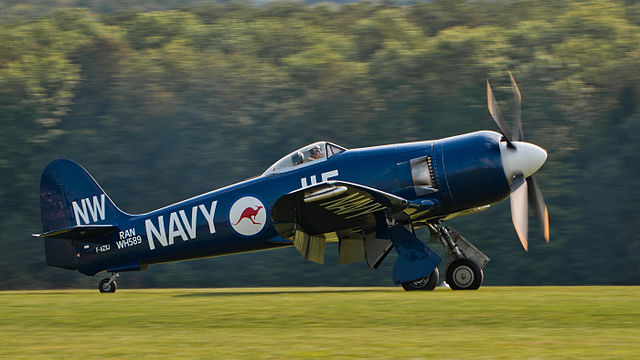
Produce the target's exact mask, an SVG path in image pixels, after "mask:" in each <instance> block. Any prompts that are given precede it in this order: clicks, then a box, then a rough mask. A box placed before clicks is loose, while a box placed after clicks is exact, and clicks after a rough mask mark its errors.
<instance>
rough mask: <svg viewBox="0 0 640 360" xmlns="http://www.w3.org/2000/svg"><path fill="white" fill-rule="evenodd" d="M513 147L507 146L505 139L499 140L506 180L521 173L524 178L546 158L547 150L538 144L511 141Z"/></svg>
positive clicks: (540, 165)
mask: <svg viewBox="0 0 640 360" xmlns="http://www.w3.org/2000/svg"><path fill="white" fill-rule="evenodd" d="M512 144H513V145H514V146H515V149H513V148H508V147H507V142H506V141H501V142H500V155H501V156H502V167H503V168H504V174H505V175H506V176H507V180H509V182H511V179H513V177H514V176H516V175H520V174H523V175H524V177H525V178H527V177H529V176H531V175H533V173H535V172H536V171H538V169H540V167H542V165H543V164H544V162H545V161H546V160H547V152H546V151H545V150H544V149H543V148H541V147H540V146H538V145H534V144H531V143H528V142H524V141H513V142H512Z"/></svg>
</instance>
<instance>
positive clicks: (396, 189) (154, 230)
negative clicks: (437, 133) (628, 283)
mask: <svg viewBox="0 0 640 360" xmlns="http://www.w3.org/2000/svg"><path fill="white" fill-rule="evenodd" d="M501 138H502V135H500V134H498V133H496V132H492V131H481V132H474V133H469V134H464V135H459V136H454V137H450V138H445V139H440V140H432V141H420V142H412V143H402V144H393V145H384V146H375V147H367V148H360V149H350V150H346V151H343V152H340V153H337V154H333V155H332V156H330V157H328V158H327V159H326V160H323V161H317V162H312V163H309V164H306V165H305V166H300V167H294V168H291V169H287V170H286V171H282V172H275V173H269V174H266V175H262V176H259V177H256V178H252V179H249V180H245V181H242V182H239V183H236V184H233V185H230V186H227V187H224V188H221V189H217V190H214V191H211V192H208V193H205V194H202V195H199V196H196V197H193V198H190V199H187V200H184V201H181V202H178V203H175V204H173V205H170V206H166V207H163V208H160V209H157V210H154V211H152V212H149V213H146V214H139V215H125V216H122V217H120V218H118V219H116V221H115V225H117V227H118V228H119V229H120V231H115V232H112V233H110V234H108V235H105V236H107V237H108V239H106V240H105V241H102V244H101V245H96V244H95V243H90V242H86V243H80V244H78V246H77V248H78V249H79V250H78V253H77V255H76V257H77V258H76V264H77V269H78V270H79V271H80V272H82V273H84V274H87V275H93V274H95V273H97V272H100V271H102V270H108V271H126V270H139V269H141V268H144V266H146V265H147V264H154V263H161V262H168V261H175V260H182V259H190V258H200V257H209V256H217V255H225V254H233V253H240V252H248V251H255V250H263V249H270V248H276V247H283V246H290V245H291V242H290V241H288V240H286V239H284V238H282V237H281V236H280V235H279V234H278V233H277V232H276V230H275V229H274V227H273V226H272V223H271V219H270V216H269V211H270V209H271V207H272V206H273V204H274V203H275V202H276V201H277V200H278V199H279V198H280V197H281V196H282V195H284V194H287V193H289V192H291V191H294V190H297V189H299V188H301V187H304V186H308V185H313V184H316V183H318V182H321V181H325V180H342V181H348V182H353V183H357V184H362V185H366V186H369V187H372V188H376V189H379V190H382V191H385V192H388V193H392V194H395V195H398V196H401V197H404V198H406V199H408V200H415V199H430V200H434V201H435V202H437V203H438V204H439V206H438V207H437V208H436V209H435V210H434V211H432V212H430V213H429V214H428V217H429V219H436V218H442V217H445V216H447V215H450V214H453V213H457V212H461V211H464V210H467V209H472V208H476V207H480V206H484V205H488V204H492V203H495V202H498V201H501V200H503V199H504V198H506V197H507V196H508V195H509V179H508V177H507V176H506V175H505V170H504V167H503V163H502V157H501V149H500V143H501ZM422 163H424V164H428V166H426V165H425V166H421V165H420V164H422ZM425 172H426V173H425ZM98 200H99V199H98ZM90 201H91V200H90V199H88V200H87V204H89V205H90ZM93 201H96V200H93ZM88 209H89V210H87V209H84V213H83V212H82V210H83V209H78V211H76V213H75V214H74V216H75V217H76V221H77V222H78V224H84V223H86V224H87V225H93V224H96V225H99V224H100V223H101V222H100V221H97V222H92V221H91V220H92V219H91V216H89V215H91V214H89V213H88V211H90V209H91V206H88ZM83 215H85V216H84V218H83ZM87 219H88V220H89V221H86V220H87ZM110 223H111V224H114V221H110Z"/></svg>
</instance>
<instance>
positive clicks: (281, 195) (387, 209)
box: [35, 76, 549, 292]
mask: <svg viewBox="0 0 640 360" xmlns="http://www.w3.org/2000/svg"><path fill="white" fill-rule="evenodd" d="M511 84H512V89H513V92H514V101H515V103H516V105H517V106H516V114H515V115H514V119H513V124H512V125H513V126H512V129H511V130H510V129H509V128H507V127H506V126H505V122H504V121H503V119H502V115H501V114H500V111H499V110H498V106H497V102H496V100H495V98H494V96H493V93H492V91H491V86H490V85H489V82H487V98H488V105H489V112H490V114H491V115H492V117H493V119H494V120H495V122H496V123H497V124H498V126H499V128H500V130H501V132H502V134H499V133H496V132H493V131H479V132H473V133H469V134H464V135H458V136H453V137H448V138H445V139H440V140H431V141H419V142H412V143H402V144H392V145H384V146H374V147H367V148H361V149H346V148H344V147H341V146H338V145H336V144H333V143H330V142H327V141H319V142H316V143H313V144H310V145H308V146H305V147H303V148H301V149H298V150H296V151H293V152H292V153H290V154H288V155H286V156H285V157H283V158H282V159H280V160H279V161H277V162H276V163H275V164H273V165H272V166H270V167H269V168H268V169H267V170H266V171H265V172H264V173H263V174H262V175H260V176H258V177H256V178H252V179H249V180H245V181H242V182H239V183H237V184H233V185H230V186H227V187H224V188H221V189H217V190H214V191H211V192H208V193H205V194H202V195H199V196H196V197H193V198H191V199H187V200H184V201H181V202H178V203H176V204H173V205H170V206H166V207H163V208H161V209H158V210H154V211H152V212H149V213H146V214H139V215H131V214H127V213H125V212H123V211H122V210H120V209H119V208H118V207H116V205H115V204H114V203H113V202H112V201H111V199H110V198H109V197H108V196H107V194H106V193H105V192H104V190H103V189H102V188H101V187H100V186H99V185H98V183H97V182H96V181H95V180H94V179H93V177H92V176H91V175H89V173H88V172H87V171H86V170H85V169H83V168H82V167H81V166H80V165H78V164H76V163H75V162H73V161H70V160H64V159H59V160H55V161H53V162H51V163H50V164H49V165H47V167H46V168H45V170H44V172H43V174H42V178H41V183H40V201H41V210H42V225H43V228H44V233H43V234H40V235H35V236H39V237H41V238H44V243H45V252H46V263H47V265H49V266H56V267H60V268H64V269H70V270H77V271H79V272H81V273H83V274H86V275H89V276H93V275H95V274H97V273H99V272H101V271H106V272H108V273H111V277H107V278H104V279H103V280H102V281H101V282H100V284H99V290H100V291H101V292H115V291H116V282H115V279H116V277H117V276H118V273H120V272H124V271H136V270H143V269H145V268H146V267H147V266H148V265H149V264H157V263H163V262H169V261H177V260H184V259H193V258H202V257H209V256H218V255H226V254H233V253H242V252H247V251H255V250H265V249H273V248H280V247H284V246H294V247H295V248H296V249H297V250H298V252H300V254H301V255H302V256H303V257H304V258H305V259H308V260H310V261H313V262H316V263H323V261H324V253H325V244H326V243H327V242H338V243H339V246H338V249H339V257H338V260H339V263H353V262H359V261H363V260H365V261H366V263H367V264H368V266H369V267H371V268H377V267H378V266H379V265H380V263H381V262H382V261H383V260H384V259H385V257H386V255H387V254H388V253H389V252H390V251H391V250H392V249H393V248H395V250H396V251H397V253H398V258H397V260H396V263H395V265H394V268H393V281H394V283H395V284H397V285H402V286H403V288H404V289H405V290H433V289H434V288H435V286H436V285H437V284H438V281H439V274H438V268H437V265H438V264H439V263H440V261H441V258H440V257H439V256H438V255H437V254H436V253H435V252H433V251H432V250H431V249H430V248H429V247H427V246H426V245H425V244H424V243H423V242H422V241H421V240H420V239H419V238H418V237H417V236H416V233H415V229H417V228H420V227H427V228H428V229H429V231H430V234H431V239H430V240H431V242H435V243H439V244H441V245H442V246H443V247H444V251H445V253H446V254H447V256H448V264H447V267H446V274H445V278H446V282H447V284H448V285H449V286H450V288H451V289H454V290H469V289H478V288H479V287H480V285H481V284H482V280H483V268H484V267H485V266H486V265H487V263H488V262H489V258H488V257H487V256H486V255H485V254H483V253H482V252H481V251H479V250H478V249H477V248H476V247H474V246H473V245H472V244H471V243H470V242H469V241H467V240H466V239H465V238H464V237H462V236H461V235H460V234H459V233H458V232H456V231H455V230H453V229H452V228H451V227H449V226H444V225H442V223H443V221H446V220H448V219H451V218H453V217H455V216H459V215H466V214H471V213H475V212H478V211H482V210H484V209H486V208H488V207H489V206H490V205H491V204H494V203H497V202H500V201H502V200H504V199H506V198H507V197H509V196H510V199H511V211H512V220H513V224H514V226H515V229H516V233H517V235H518V237H519V239H520V241H521V242H522V245H523V247H524V248H525V250H527V233H528V224H527V219H528V212H527V204H528V203H529V200H528V198H530V199H531V205H532V206H533V208H534V209H535V212H536V213H537V215H538V217H539V219H540V222H541V224H542V227H543V232H544V237H545V239H546V241H547V242H548V241H549V215H548V212H547V207H546V204H545V202H544V199H543V197H542V194H541V192H540V190H539V188H538V185H537V184H536V182H535V180H534V178H533V177H532V175H533V173H535V172H536V171H537V170H538V169H539V168H540V167H541V166H542V165H543V164H544V162H545V160H546V158H547V153H546V152H545V150H543V149H542V148H540V147H538V146H536V145H533V144H531V143H527V142H524V141H523V136H522V126H521V121H520V101H521V97H520V92H519V90H518V87H517V85H516V83H515V80H514V79H513V76H511Z"/></svg>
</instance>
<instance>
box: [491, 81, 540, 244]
mask: <svg viewBox="0 0 640 360" xmlns="http://www.w3.org/2000/svg"><path fill="white" fill-rule="evenodd" d="M509 78H510V80H511V90H512V92H513V101H514V111H515V114H514V117H513V126H512V128H511V132H509V131H507V130H508V128H507V126H506V125H505V123H504V119H503V118H502V114H501V113H500V110H499V108H498V103H497V101H496V98H495V96H494V95H493V91H492V90H491V85H490V84H489V81H488V80H487V105H488V107H489V113H490V114H491V117H492V118H493V120H494V121H495V122H496V124H498V127H499V128H500V132H501V133H502V135H503V136H504V140H505V141H506V142H507V147H506V149H509V150H508V151H507V152H504V153H502V160H503V165H504V166H505V173H506V174H507V177H508V178H510V180H511V196H510V202H511V220H512V221H513V226H514V228H515V230H516V233H517V234H518V238H519V239H520V243H521V244H522V247H523V248H524V249H525V250H526V251H528V249H529V243H528V239H527V238H528V232H529V224H528V223H529V216H528V215H529V214H528V204H529V199H531V203H530V204H531V206H532V207H533V208H534V211H535V213H536V214H537V217H538V219H539V221H540V224H541V225H542V231H543V233H544V239H545V241H546V242H547V243H548V242H549V238H550V226H549V211H548V209H547V204H546V203H545V201H544V198H543V197H542V192H541V191H540V188H539V187H538V183H537V182H536V180H535V178H534V177H533V173H534V172H535V171H537V170H538V168H539V167H540V166H542V164H543V163H544V161H545V160H546V156H547V155H546V152H545V151H544V150H543V149H542V148H539V147H538V146H535V145H533V144H530V143H526V142H524V141H523V140H524V132H523V130H522V120H521V102H522V94H521V93H520V89H519V88H518V84H517V83H516V80H515V78H514V77H513V74H512V73H511V72H509Z"/></svg>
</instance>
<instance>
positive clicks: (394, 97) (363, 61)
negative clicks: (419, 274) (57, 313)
mask: <svg viewBox="0 0 640 360" xmlns="http://www.w3.org/2000/svg"><path fill="white" fill-rule="evenodd" d="M81 3H82V4H81ZM192 3H194V2H189V1H188V2H183V3H181V5H180V6H178V5H176V4H174V3H173V2H165V1H161V0H157V1H147V2H137V1H136V2H128V1H126V0H122V1H117V2H108V3H107V2H100V1H91V2H74V1H67V2H62V1H60V2H51V3H47V4H46V5H45V4H41V2H35V1H26V2H15V1H3V2H1V3H0V10H3V11H2V14H3V15H2V16H0V130H1V132H0V215H2V216H0V229H2V230H3V231H2V232H0V270H3V272H4V273H5V274H11V276H8V277H4V278H3V280H2V281H0V288H2V289H6V288H40V287H57V286H68V287H81V286H89V285H91V286H93V283H94V282H95V281H94V280H93V279H86V278H84V277H82V276H81V275H78V274H73V273H70V272H65V271H62V270H57V269H48V268H46V266H45V265H44V264H43V263H44V254H43V249H42V246H41V244H40V242H39V241H37V240H34V239H32V238H30V236H29V235H30V234H31V233H37V232H40V230H41V228H40V225H39V194H38V182H39V174H40V172H41V170H42V169H43V168H44V166H45V165H46V164H47V163H48V162H49V161H51V160H53V159H55V158H58V157H67V158H72V159H74V160H76V161H78V162H80V163H81V164H83V165H85V166H86V167H87V169H88V170H89V171H90V172H92V174H93V175H94V176H95V177H96V178H97V179H98V181H99V182H100V183H101V184H102V185H103V186H104V187H105V189H106V190H107V192H108V193H109V194H110V195H111V197H112V198H113V199H114V200H115V201H116V203H118V204H119V206H121V207H122V208H123V209H124V210H126V211H129V212H145V211H148V210H149V209H152V208H155V207H160V206H163V205H166V204H169V203H173V202H175V201H178V200H181V199H183V198H186V197H189V196H192V195H195V194H199V193H202V192H205V191H209V190H211V189H214V188H216V187H219V186H224V185H227V184H231V183H233V182H236V181H238V180H241V179H244V178H247V177H250V176H254V175H256V174H259V173H260V172H262V171H263V170H264V169H265V168H266V167H267V166H268V165H270V164H271V163H273V162H274V161H275V160H277V159H278V158H279V157H280V156H282V155H283V154H285V153H287V152H289V151H291V150H292V149H294V148H297V147H299V146H302V145H304V144H306V143H310V142H313V141H316V140H319V139H327V140H331V141H335V142H337V143H339V144H342V145H344V146H347V147H358V146H368V145H375V144H384V143H393V142H400V141H415V140H421V139H434V138H439V137H444V136H450V135H454V134H458V133H463V132H469V131H474V130H480V129H494V128H495V126H494V125H493V123H492V122H491V120H490V118H489V116H488V113H487V110H486V99H485V95H484V94H485V93H484V91H485V88H484V86H485V85H484V82H485V80H486V79H490V80H491V82H492V83H493V84H494V87H495V91H496V96H497V97H498V100H501V101H503V102H504V103H505V110H506V111H505V113H507V114H509V111H508V100H509V99H510V88H509V83H508V77H507V75H506V74H507V71H509V70H510V71H513V72H514V74H515V76H516V78H517V79H518V82H519V84H520V88H521V90H522V91H523V96H524V102H523V118H524V122H525V136H526V137H527V139H529V140H530V141H532V142H534V143H537V144H539V145H541V146H543V147H544V148H546V149H547V150H548V152H549V160H548V162H547V164H546V165H545V167H544V168H543V169H542V171H541V172H540V173H539V176H538V180H539V182H540V183H541V186H542V188H543V190H544V192H545V197H546V199H547V201H548V204H549V209H550V213H551V218H552V244H551V245H550V246H547V245H544V244H541V243H540V242H537V239H539V238H541V234H540V232H539V230H538V229H537V227H536V225H537V224H536V223H535V222H533V224H532V226H533V227H534V228H533V229H532V232H531V235H532V241H531V242H532V245H531V248H530V252H529V253H528V254H523V252H522V250H521V249H519V245H518V241H517V240H516V235H515V232H514V231H513V229H512V227H511V224H510V219H509V209H508V204H506V203H502V204H499V205H496V206H494V207H493V208H492V209H490V210H489V211H487V212H485V213H481V214H477V215H473V216H469V217H464V218H460V219H456V220H455V221H454V225H455V226H456V227H457V228H458V229H459V230H460V231H461V232H462V233H463V234H465V236H467V237H468V238H469V239H471V240H472V241H473V242H474V243H475V244H477V245H478V246H479V247H480V248H481V249H482V250H483V251H485V252H486V253H487V254H488V255H489V256H490V257H491V258H492V259H493V262H492V263H491V264H490V265H489V266H488V267H487V269H486V275H487V276H486V282H487V283H488V284H548V283H552V284H585V283H607V284H611V283H625V284H629V283H638V282H640V266H639V265H638V262H637V259H638V258H640V237H639V235H638V234H640V220H638V219H640V211H639V210H638V207H637V206H636V205H635V204H637V203H638V202H639V201H640V198H639V197H638V192H637V190H636V189H637V187H638V185H639V184H638V178H639V176H638V175H640V174H639V170H640V169H639V168H638V164H640V161H639V160H640V159H639V155H638V154H639V153H640V152H639V150H640V149H639V148H638V143H639V142H638V140H640V139H638V134H640V125H639V124H640V115H639V110H640V109H639V108H638V106H637V102H638V96H639V94H640V75H638V74H639V73H638V71H637V69H638V67H639V65H640V60H639V59H640V56H639V55H640V46H639V44H640V41H639V40H640V38H639V36H640V17H638V14H639V13H640V11H638V6H637V5H627V4H626V2H624V1H603V0H600V1H596V0H593V1H580V2H575V1H569V0H567V1H550V0H549V1H531V0H517V1H506V0H505V1H463V0H460V1H451V0H447V1H444V0H443V1H429V2H416V3H414V4H411V5H405V6H401V5H397V4H394V3H392V2H385V3H373V2H362V3H352V4H346V5H338V4H333V3H332V4H330V3H323V4H317V5H305V4H302V3H297V2H275V3H270V4H267V5H261V6H255V5H249V4H246V3H240V2H229V3H226V2H219V3H209V4H198V5H193V6H190V4H192ZM75 5H83V6H86V7H87V8H88V9H84V10H83V9H77V8H74V7H73V6H75ZM138 9H145V10H163V11H155V12H149V11H146V12H143V11H139V10H138ZM335 252H336V251H332V250H331V249H330V251H328V253H330V257H329V260H328V262H329V263H331V264H335V263H336V259H335V254H334V253H335ZM276 264H277V265H276ZM392 264H393V258H390V259H388V260H387V262H386V263H385V264H384V266H383V269H380V270H379V271H377V272H375V271H370V270H368V269H367V268H366V266H364V265H363V264H358V265H353V266H334V265H329V266H324V267H323V266H316V265H311V264H308V263H306V262H305V261H303V260H301V259H300V258H299V256H298V255H297V253H296V252H295V251H294V250H292V249H283V250H276V251H270V252H262V253H255V254H246V255H238V256H233V257H222V258H216V259H210V260H201V261H195V262H185V263H176V264H169V265H159V266H153V267H152V268H151V270H150V271H148V272H146V273H141V274H130V275H129V274H128V275H127V277H129V278H130V279H132V281H135V284H136V285H137V286H176V285H185V286H210V285H212V284H215V285H225V286H227V285H241V284H251V285H257V284H266V285H292V284H296V285H303V284H327V285H360V284H372V285H386V284H389V283H390V279H389V278H390V276H389V272H390V268H391V265H392Z"/></svg>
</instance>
